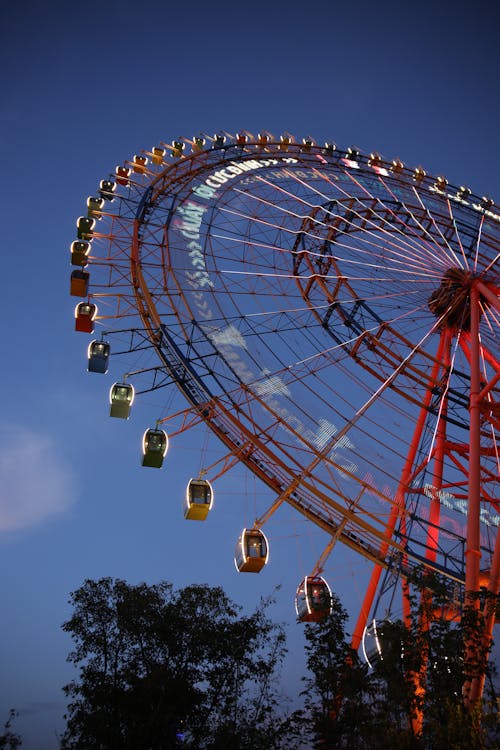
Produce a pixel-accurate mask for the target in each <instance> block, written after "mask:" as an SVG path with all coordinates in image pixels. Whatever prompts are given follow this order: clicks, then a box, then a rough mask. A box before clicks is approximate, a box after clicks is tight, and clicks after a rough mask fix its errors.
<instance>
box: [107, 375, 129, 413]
mask: <svg viewBox="0 0 500 750" xmlns="http://www.w3.org/2000/svg"><path fill="white" fill-rule="evenodd" d="M133 402H134V386H133V385H131V384H130V383H114V384H113V385H112V386H111V389H110V391H109V403H110V407H109V416H110V417H118V418H119V419H128V418H129V416H130V409H131V406H132V404H133Z"/></svg>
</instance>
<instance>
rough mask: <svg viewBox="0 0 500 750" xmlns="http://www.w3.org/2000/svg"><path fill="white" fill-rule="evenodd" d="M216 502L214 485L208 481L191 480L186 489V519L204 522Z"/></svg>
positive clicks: (200, 479)
mask: <svg viewBox="0 0 500 750" xmlns="http://www.w3.org/2000/svg"><path fill="white" fill-rule="evenodd" d="M213 502H214V492H213V489H212V485H211V484H210V482H209V481H208V480H207V479H202V478H201V477H198V479H190V480H189V482H188V486H187V487H186V498H185V501H184V518H187V519H188V520H189V521H204V520H205V518H206V517H207V515H208V513H209V511H210V509H211V508H212V505H213Z"/></svg>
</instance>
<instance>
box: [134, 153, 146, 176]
mask: <svg viewBox="0 0 500 750" xmlns="http://www.w3.org/2000/svg"><path fill="white" fill-rule="evenodd" d="M147 163H148V157H147V156H143V155H142V154H136V155H135V156H134V167H133V169H134V172H137V173H138V174H144V172H145V171H146V165H147Z"/></svg>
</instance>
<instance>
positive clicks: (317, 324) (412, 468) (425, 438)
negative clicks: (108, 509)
mask: <svg viewBox="0 0 500 750" xmlns="http://www.w3.org/2000/svg"><path fill="white" fill-rule="evenodd" d="M100 199H102V200H100ZM77 237H78V246H77V247H75V244H73V246H72V251H71V255H72V262H73V263H76V265H78V266H80V268H83V267H85V268H87V269H88V273H89V274H90V275H89V279H88V284H89V286H88V292H89V294H88V301H89V303H91V304H95V303H96V302H98V303H99V315H97V317H96V320H95V322H96V324H97V325H99V326H101V327H102V329H103V331H106V335H107V337H109V336H111V335H112V333H113V329H117V330H120V331H121V332H122V333H121V335H122V336H123V330H124V329H129V331H130V345H129V348H128V351H137V350H139V349H144V347H148V346H149V347H150V348H151V352H152V353H153V354H154V357H151V363H152V364H151V367H148V368H145V369H144V370H143V371H141V372H136V373H135V374H134V373H128V375H129V376H130V377H132V378H134V379H137V381H138V382H139V381H140V382H141V384H142V385H141V387H142V391H147V390H149V389H153V388H158V387H159V386H160V385H163V384H165V385H168V384H169V383H171V382H174V383H176V385H177V386H178V387H179V388H180V390H181V392H182V393H183V394H184V396H185V399H186V402H187V409H186V412H185V419H184V422H183V427H182V429H187V428H188V427H190V426H192V425H194V424H196V423H199V422H201V421H203V422H204V423H205V424H207V425H208V426H209V427H210V429H211V430H212V431H213V433H214V434H215V435H216V436H217V437H218V438H219V439H220V441H222V443H223V444H224V446H225V447H226V449H227V453H228V461H227V466H228V467H229V466H230V465H232V463H234V462H235V461H239V462H242V463H244V464H245V465H246V466H247V467H248V468H249V469H250V470H251V471H252V472H253V473H254V474H255V475H256V476H257V477H259V478H260V479H261V480H262V481H263V482H264V483H265V484H266V485H267V486H268V487H269V488H270V489H271V490H272V491H273V492H274V493H275V496H276V501H275V502H274V503H273V505H272V507H271V508H269V509H267V510H266V511H265V512H264V513H263V514H262V516H261V517H260V518H259V519H258V520H257V522H256V528H257V529H258V528H259V527H260V526H261V525H263V524H264V523H265V521H266V520H267V519H268V518H269V516H270V515H271V513H273V512H274V511H276V510H277V509H278V508H279V506H280V505H281V504H282V503H284V502H286V503H288V504H289V505H291V506H292V507H293V508H295V509H296V510H297V511H298V512H299V513H301V514H303V515H304V516H305V517H306V518H307V519H309V520H310V521H311V522H313V523H314V524H316V525H317V526H318V527H320V528H321V529H323V530H324V531H325V532H326V535H327V537H328V540H329V543H330V544H331V540H332V539H333V540H334V541H337V540H338V541H340V542H342V543H344V544H346V545H348V546H349V547H350V548H352V549H354V550H355V551H356V552H358V553H360V554H361V555H363V556H364V557H366V558H368V559H369V560H371V561H372V562H373V564H374V572H373V575H372V579H371V581H370V584H369V586H368V589H367V592H366V597H365V601H364V603H363V606H362V611H361V614H360V617H359V621H358V623H357V626H356V629H355V633H354V645H356V646H358V645H359V642H360V640H361V636H362V633H363V630H364V628H365V626H366V623H367V622H369V621H371V618H373V617H374V614H373V610H374V609H376V606H377V600H378V595H379V594H378V592H380V590H381V588H382V589H387V586H388V583H387V581H388V580H389V579H390V578H391V577H394V579H395V580H396V579H401V578H405V576H407V575H408V574H409V572H411V570H412V569H414V568H415V567H417V566H421V565H423V566H426V567H427V568H428V569H430V570H433V571H435V572H436V573H438V574H439V575H441V576H442V577H443V579H444V580H445V581H447V582H448V583H449V588H450V601H452V603H453V606H454V608H455V611H456V616H457V617H459V616H460V609H461V607H462V605H463V602H464V595H465V593H466V592H472V591H475V590H477V589H478V588H479V587H480V586H484V587H485V588H487V589H488V590H489V591H490V592H491V593H493V594H494V595H497V594H498V589H499V585H500V542H499V534H498V527H499V520H500V483H499V456H500V446H499V419H500V416H499V415H500V399H499V395H500V390H499V379H500V366H499V331H500V324H499V321H500V303H499V286H500V281H499V248H500V209H499V208H498V207H496V206H495V205H494V204H493V202H492V201H491V199H489V198H487V197H480V196H476V195H474V194H473V193H472V192H471V191H470V189H468V188H466V187H464V186H462V187H459V188H456V187H452V186H450V185H449V184H448V182H447V180H446V179H445V178H444V177H438V178H437V179H436V178H433V177H430V176H429V175H427V173H426V172H425V170H424V169H422V168H421V167H417V168H416V169H410V168H407V167H405V166H404V164H403V163H402V162H401V161H400V160H399V159H395V160H393V161H392V162H391V161H386V160H384V159H383V158H382V157H381V156H380V155H379V154H376V153H372V154H370V155H369V156H364V155H362V154H361V153H360V152H359V150H358V149H357V148H355V147H350V148H348V149H341V148H337V147H336V146H335V144H334V143H331V142H330V143H327V144H325V145H324V146H322V145H319V144H316V143H315V141H314V140H313V139H312V138H310V137H307V138H304V139H303V140H302V141H296V140H295V139H294V138H293V137H292V136H291V135H289V134H285V135H283V136H281V137H280V138H275V137H274V136H272V135H271V134H269V133H260V134H258V135H257V136H253V135H252V134H250V133H246V132H242V133H238V134H237V135H235V136H231V135H229V134H226V133H221V134H217V135H215V136H214V137H212V138H211V137H208V136H199V137H196V138H193V139H177V140H175V141H173V142H172V143H171V144H168V143H162V144H159V145H158V146H155V147H154V148H153V149H151V150H150V151H144V152H143V153H141V154H138V155H136V156H134V157H133V158H132V159H130V161H127V162H126V163H125V164H123V165H120V166H118V167H117V168H116V170H115V174H114V175H112V176H110V177H109V178H108V179H105V180H102V181H101V183H100V186H99V190H98V195H96V196H95V199H92V200H91V201H90V202H89V203H88V216H87V217H80V218H79V219H78V221H77ZM87 242H89V243H92V247H91V250H90V252H88V249H87V247H86V245H84V244H83V246H81V244H82V243H87ZM93 324H94V322H93V321H92V325H93ZM78 330H84V329H83V328H82V327H80V328H78ZM153 363H154V365H153ZM148 378H149V380H148ZM134 382H135V381H134ZM167 422H168V419H166V420H163V423H164V424H165V423H167ZM408 607H409V604H408V600H407V599H405V598H404V597H403V610H404V611H405V612H406V614H408ZM485 614H486V619H487V626H486V630H485V634H484V636H485V638H486V639H487V638H489V637H490V635H491V633H492V630H493V624H494V610H493V609H489V610H487V611H486V612H485ZM480 691H481V685H480V684H477V685H474V686H472V687H471V692H470V696H471V697H470V700H474V696H477V695H478V694H479V693H480Z"/></svg>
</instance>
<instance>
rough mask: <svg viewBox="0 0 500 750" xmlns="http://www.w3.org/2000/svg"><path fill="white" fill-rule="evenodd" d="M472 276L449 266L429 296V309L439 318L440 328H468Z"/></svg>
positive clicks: (466, 329) (467, 329) (467, 272)
mask: <svg viewBox="0 0 500 750" xmlns="http://www.w3.org/2000/svg"><path fill="white" fill-rule="evenodd" d="M472 280H473V276H472V274H471V273H470V272H469V271H464V270H463V269H462V268H449V269H448V270H447V271H445V273H444V275H443V278H442V279H441V283H440V285H439V286H438V288H437V289H435V290H434V291H433V292H432V294H431V296H430V297H429V309H430V311H431V312H432V313H433V315H435V316H436V318H440V323H439V327H440V328H453V329H457V328H460V329H462V330H464V331H469V330H470V288H471V284H472Z"/></svg>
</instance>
